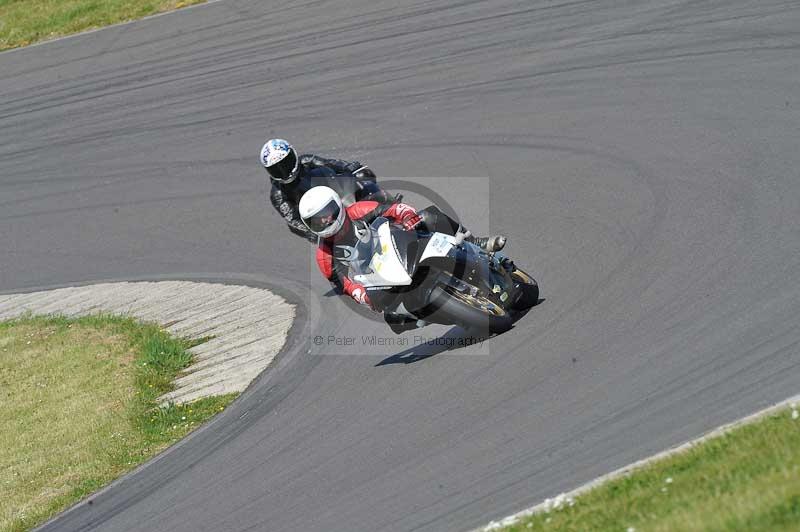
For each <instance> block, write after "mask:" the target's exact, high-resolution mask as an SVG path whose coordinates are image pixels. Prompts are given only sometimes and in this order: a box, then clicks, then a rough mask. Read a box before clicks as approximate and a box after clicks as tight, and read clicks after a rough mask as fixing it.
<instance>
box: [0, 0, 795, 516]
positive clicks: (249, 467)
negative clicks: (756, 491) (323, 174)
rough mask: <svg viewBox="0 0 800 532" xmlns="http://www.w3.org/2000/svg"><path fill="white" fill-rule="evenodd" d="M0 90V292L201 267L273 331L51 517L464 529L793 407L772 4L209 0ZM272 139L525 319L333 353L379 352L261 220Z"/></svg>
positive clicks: (783, 154)
mask: <svg viewBox="0 0 800 532" xmlns="http://www.w3.org/2000/svg"><path fill="white" fill-rule="evenodd" d="M0 94H2V100H0V253H2V255H0V256H2V259H1V260H0V291H3V292H12V291H20V290H25V289H32V288H34V287H43V286H63V285H67V284H74V283H88V282H92V281H98V280H107V279H145V278H173V279H180V278H186V279H217V280H222V281H226V282H232V283H247V284H250V285H254V286H269V287H273V288H275V287H277V288H278V291H279V292H280V293H282V294H283V295H285V296H286V297H287V298H288V299H290V300H291V301H293V302H295V303H297V304H298V305H300V309H299V312H300V314H302V315H303V316H304V317H303V318H301V319H300V320H299V321H298V322H297V323H296V324H295V328H294V330H293V340H292V341H291V342H290V345H289V346H288V347H287V348H286V349H285V351H284V352H283V353H282V354H281V355H279V357H278V359H277V362H276V364H275V366H274V368H273V369H272V370H270V371H268V372H267V373H266V374H264V375H262V376H261V378H260V379H259V380H257V381H256V382H255V383H254V385H253V386H251V388H250V389H249V390H248V391H247V392H246V393H245V394H244V395H243V397H242V398H241V400H240V401H238V402H237V403H236V404H235V405H234V406H233V407H231V408H230V409H229V410H227V411H226V412H225V413H224V414H223V415H222V416H220V417H219V418H217V419H216V420H215V421H214V422H212V423H211V424H210V425H209V426H207V427H205V428H204V429H203V430H200V431H199V432H197V433H195V434H194V435H193V436H192V437H190V438H189V439H188V440H185V441H184V442H182V443H181V444H179V445H178V446H176V447H174V448H173V449H171V450H170V451H168V452H167V453H165V454H164V455H162V456H161V457H160V458H159V459H156V460H155V461H154V462H152V463H151V464H149V465H148V466H146V467H144V468H142V469H140V470H139V471H137V472H135V473H134V474H132V475H129V476H128V477H125V478H124V479H123V480H121V481H119V482H117V483H115V484H114V485H113V486H112V487H111V488H110V489H107V490H105V491H103V492H102V493H100V494H99V495H97V496H95V497H93V498H92V500H91V502H92V504H88V503H87V502H84V503H82V504H80V505H78V506H77V507H76V508H74V509H73V510H71V511H69V512H67V513H66V514H64V515H63V516H61V517H60V518H59V519H57V520H55V521H54V522H52V523H51V524H50V525H49V526H48V527H47V529H48V530H69V531H75V530H119V531H122V530H125V531H128V530H147V531H153V530H157V531H158V530H160V531H202V530H208V531H220V530H225V531H246V530H269V531H283V530H286V531H292V530H304V531H315V530H325V531H330V530H338V531H361V530H363V531H384V530H387V531H388V530H392V531H394V530H398V531H407V530H437V531H438V530H463V529H469V528H471V527H476V526H479V525H482V524H485V523H486V522H488V521H489V520H490V519H492V518H497V517H501V516H504V515H507V514H509V513H513V512H515V511H518V510H521V509H523V508H525V507H526V506H529V505H531V504H532V503H535V502H538V501H539V500H541V499H543V498H545V497H548V496H553V495H555V494H557V493H559V492H560V491H563V490H566V489H569V488H573V487H575V486H577V485H579V484H582V483H583V482H585V481H588V480H590V479H592V478H594V477H596V476H598V475H600V474H603V473H606V472H608V471H611V470H613V469H615V468H617V467H620V466H622V465H624V464H626V463H629V462H632V461H634V460H636V459H639V458H642V457H645V456H647V455H649V454H651V453H653V452H656V451H659V450H662V449H665V448H667V447H669V446H672V445H674V444H677V443H679V442H682V441H684V440H687V439H689V438H691V437H694V436H697V435H699V434H700V433H702V432H703V431H705V430H707V429H710V428H712V427H715V426H717V425H720V424H722V423H724V422H728V421H731V420H733V419H735V418H738V417H740V416H743V415H745V414H748V413H751V412H753V411H755V410H757V409H759V408H761V407H764V406H766V405H767V404H770V403H772V402H775V401H778V400H781V399H784V398H786V397H788V396H790V395H794V394H797V393H798V388H800V346H799V345H798V343H799V342H800V327H798V319H799V318H798V316H800V283H798V278H800V229H799V227H800V225H798V221H800V170H799V169H800V149H798V139H799V138H800V5H798V3H797V2H796V1H788V0H787V1H775V0H750V1H742V0H725V1H723V0H706V1H703V2H698V1H694V0H692V1H680V2H678V1H667V0H663V1H620V0H591V1H566V2H543V1H535V2H531V1H504V0H489V1H485V0H484V1H475V0H470V1H447V2H446V1H437V0H434V1H422V0H412V1H410V2H403V3H402V6H401V7H398V6H397V3H396V2H389V1H386V0H378V1H374V0H373V1H367V0H347V1H340V2H332V1H311V2H306V3H297V4H294V3H290V4H289V5H280V6H278V4H276V3H274V2H256V1H238V0H223V1H221V2H217V3H213V4H210V5H207V6H201V7H198V8H193V9H189V10H186V11H183V12H179V13H174V14H170V15H166V16H161V17H157V18H153V19H149V20H145V21H141V22H138V23H135V24H129V25H123V26H117V27H113V28H110V29H107V30H103V31H99V32H94V33H89V34H86V35H82V36H78V37H75V38H69V39H65V40H59V41H56V42H53V43H49V44H45V45H42V46H35V47H31V48H28V49H23V50H17V51H12V52H7V53H3V54H0ZM273 135H275V136H282V137H285V138H287V139H290V140H291V141H293V142H294V143H295V144H296V145H297V146H298V147H299V148H300V149H301V151H302V150H313V151H316V152H318V153H321V154H327V155H338V156H341V157H345V158H346V157H351V158H358V159H359V160H361V161H362V162H367V163H369V164H370V165H371V166H372V167H373V168H374V169H375V170H376V171H377V172H378V173H379V174H380V175H382V176H391V177H392V178H394V179H400V178H402V177H403V176H414V177H415V179H413V180H409V181H413V182H416V183H421V184H424V185H425V186H427V187H429V188H430V189H431V190H433V191H435V192H436V193H439V194H441V195H442V196H443V197H444V198H446V199H447V201H448V202H449V203H450V204H451V205H452V207H453V209H455V210H456V211H457V212H458V214H459V215H460V216H461V218H462V220H463V221H464V222H465V223H466V224H467V225H468V226H471V227H472V228H474V229H475V230H476V232H487V231H489V229H490V228H491V229H492V230H495V231H497V230H502V231H503V232H505V233H506V234H507V235H508V237H509V245H508V246H507V250H508V253H509V254H510V255H511V256H512V257H513V258H514V259H515V260H516V262H517V263H518V264H520V265H522V266H523V267H525V268H527V269H528V270H530V271H531V273H533V274H534V275H535V276H536V277H537V278H538V279H539V281H540V284H541V287H542V294H541V295H542V297H543V298H544V299H545V301H544V302H543V303H542V304H541V305H539V306H537V307H535V308H534V309H533V310H532V311H531V312H530V313H529V314H528V315H527V316H525V317H523V318H522V320H521V321H520V322H519V323H518V324H517V326H516V327H515V328H514V329H513V330H511V331H510V332H508V333H506V334H504V335H502V336H500V337H497V338H494V339H492V340H491V341H487V342H485V343H483V344H481V345H475V346H471V347H464V348H453V349H448V348H447V346H444V347H442V346H436V345H433V346H431V345H428V344H426V343H424V342H423V341H415V339H414V333H406V334H405V335H404V336H403V337H404V338H407V339H408V341H409V346H406V347H404V346H398V345H394V346H392V345H389V346H386V345H382V346H369V345H367V346H364V345H363V344H362V339H361V337H362V336H371V335H375V336H376V337H379V338H394V337H393V335H391V333H390V331H389V330H388V328H387V327H386V326H385V325H382V324H381V323H378V322H375V321H372V320H369V319H367V318H363V317H360V316H358V315H356V314H354V313H352V312H350V311H349V310H348V309H347V307H346V306H345V303H344V302H343V301H341V300H339V299H337V298H335V297H330V295H329V294H327V295H326V290H327V289H326V287H325V284H324V283H322V282H321V281H320V280H319V279H317V277H318V274H317V272H316V271H315V270H314V269H313V268H314V265H313V263H312V260H313V259H312V255H311V252H312V250H311V246H309V245H308V244H307V243H306V242H304V241H302V240H300V239H299V238H297V237H294V236H292V235H291V234H290V233H289V232H288V230H286V229H285V227H284V225H283V222H282V220H281V219H280V218H279V217H278V215H277V214H276V213H274V212H272V208H271V207H270V206H269V205H268V204H267V203H266V194H267V183H266V180H265V173H264V172H263V170H261V169H260V168H259V166H258V159H257V157H258V151H259V148H260V147H261V144H262V143H263V141H264V140H265V139H266V138H267V137H269V136H273ZM422 176H440V177H438V178H433V177H431V178H425V177H422ZM448 178H449V179H448ZM409 188H413V187H409ZM490 190H491V193H489V191H490ZM415 194H416V193H415V192H414V191H413V190H412V191H411V192H409V193H408V194H407V198H408V199H409V200H410V201H413V202H414V203H418V202H420V201H424V199H421V197H420V195H416V196H415ZM426 197H427V196H426ZM415 198H416V199H415ZM419 206H421V205H419ZM417 334H422V335H424V336H425V337H426V338H428V339H430V338H431V337H432V338H436V337H437V336H439V335H442V334H444V335H445V338H449V339H451V341H452V342H455V341H456V340H458V339H459V338H461V336H459V334H460V332H459V331H458V330H455V331H447V329H446V328H441V327H440V328H430V329H424V330H423V331H421V333H417ZM316 335H321V336H322V337H323V338H324V341H323V344H322V345H320V346H317V345H315V344H314V342H313V338H314V336H316ZM329 335H330V336H335V337H336V338H338V339H342V340H341V343H345V342H346V341H347V340H346V339H347V338H353V339H354V342H355V343H354V345H351V346H347V345H340V346H336V345H330V344H329V343H328V336H329Z"/></svg>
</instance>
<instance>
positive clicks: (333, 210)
mask: <svg viewBox="0 0 800 532" xmlns="http://www.w3.org/2000/svg"><path fill="white" fill-rule="evenodd" d="M341 210H342V208H341V207H340V206H339V204H338V203H336V202H335V201H333V200H331V201H329V202H328V204H327V205H325V206H324V207H323V208H322V209H320V210H319V211H318V212H316V213H314V214H312V215H311V216H309V217H308V218H304V219H303V221H304V222H305V223H306V225H307V226H308V228H309V229H311V230H312V231H314V232H315V233H321V232H323V231H325V230H326V229H328V228H329V227H330V226H332V225H333V224H335V223H336V221H337V220H338V219H339V213H340V212H341Z"/></svg>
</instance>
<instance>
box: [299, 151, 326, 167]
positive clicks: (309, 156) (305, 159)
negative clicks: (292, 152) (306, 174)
mask: <svg viewBox="0 0 800 532" xmlns="http://www.w3.org/2000/svg"><path fill="white" fill-rule="evenodd" d="M299 159H300V164H306V165H307V164H313V163H315V162H317V161H322V160H324V158H323V157H320V156H319V155H317V154H316V153H303V154H301V155H300V157H299Z"/></svg>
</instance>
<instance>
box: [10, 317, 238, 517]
mask: <svg viewBox="0 0 800 532" xmlns="http://www.w3.org/2000/svg"><path fill="white" fill-rule="evenodd" d="M196 343H197V341H193V342H189V341H183V340H177V339H174V338H171V337H170V336H169V335H168V334H167V333H166V332H165V331H163V330H162V329H160V328H159V327H158V326H156V325H142V324H139V323H137V322H135V321H133V320H131V319H127V318H117V317H108V316H94V317H86V318H79V319H74V320H71V319H66V318H31V317H26V318H22V319H19V320H14V321H7V322H0V407H1V408H2V417H0V420H2V423H1V424H0V494H2V496H0V530H11V531H18V530H28V529H30V528H32V527H34V526H36V525H37V524H41V523H42V522H43V521H45V520H46V519H48V518H49V517H51V516H53V515H55V514H56V513H58V512H59V511H61V510H63V509H65V508H67V507H68V506H70V505H72V504H74V503H75V502H77V501H78V500H80V499H81V498H83V497H85V496H86V495H89V494H90V493H92V492H94V491H96V490H97V489H98V488H100V487H102V486H104V485H106V484H108V483H109V482H110V481H111V480H113V479H115V478H117V477H119V476H120V475H122V474H123V473H125V472H127V471H130V470H131V469H133V468H134V467H136V466H137V465H139V464H141V463H142V462H144V461H146V460H148V459H149V458H151V457H153V456H154V455H155V454H157V453H158V452H160V451H162V450H164V449H165V448H167V447H168V446H169V445H171V444H173V443H174V442H176V441H178V440H179V439H181V438H182V437H184V436H185V435H186V434H187V433H189V432H190V431H191V430H193V429H194V428H196V427H197V426H199V425H200V424H202V423H203V422H205V421H206V420H208V419H209V418H210V417H212V416H213V415H215V414H216V413H218V412H219V411H220V410H222V409H224V407H225V406H227V405H228V404H229V403H230V402H231V401H232V400H233V399H234V397H235V394H231V395H226V396H221V397H213V398H208V399H203V400H199V401H196V402H194V403H191V404H189V405H183V406H175V405H170V406H168V407H164V408H162V407H159V406H158V405H157V401H156V400H157V398H158V397H159V396H161V395H162V394H164V393H166V392H168V391H169V390H171V389H172V384H171V383H172V381H173V379H174V377H175V376H176V374H177V373H178V372H179V371H180V370H181V369H183V368H185V367H186V366H187V365H188V364H189V363H190V361H191V356H190V354H189V353H187V352H186V349H187V348H188V347H190V346H191V345H194V344H196Z"/></svg>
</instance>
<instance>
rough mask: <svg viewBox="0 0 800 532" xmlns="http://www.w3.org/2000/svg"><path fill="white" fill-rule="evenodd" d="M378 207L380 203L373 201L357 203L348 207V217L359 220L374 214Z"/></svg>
mask: <svg viewBox="0 0 800 532" xmlns="http://www.w3.org/2000/svg"><path fill="white" fill-rule="evenodd" d="M378 206H380V203H378V202H377V201H373V200H361V201H355V202H353V203H351V204H350V205H348V206H347V207H346V209H347V215H348V216H349V217H350V218H351V219H353V220H359V219H361V218H363V217H364V216H366V215H367V214H369V213H371V212H373V211H374V210H375V209H377V208H378Z"/></svg>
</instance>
